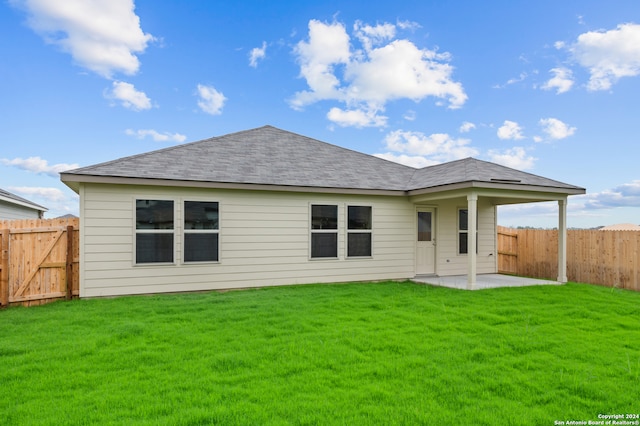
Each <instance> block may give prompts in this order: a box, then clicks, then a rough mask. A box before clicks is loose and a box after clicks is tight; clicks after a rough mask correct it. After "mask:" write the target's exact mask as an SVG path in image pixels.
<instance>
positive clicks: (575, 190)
mask: <svg viewBox="0 0 640 426" xmlns="http://www.w3.org/2000/svg"><path fill="white" fill-rule="evenodd" d="M470 188H481V189H495V190H508V191H532V192H546V193H556V194H566V195H579V194H585V193H586V189H585V188H580V187H577V186H576V187H555V186H542V185H529V184H522V183H495V182H482V181H466V182H456V183H451V184H445V185H437V186H432V187H429V188H417V189H412V190H409V191H408V195H409V196H415V195H424V194H433V193H437V192H443V191H455V190H458V189H470Z"/></svg>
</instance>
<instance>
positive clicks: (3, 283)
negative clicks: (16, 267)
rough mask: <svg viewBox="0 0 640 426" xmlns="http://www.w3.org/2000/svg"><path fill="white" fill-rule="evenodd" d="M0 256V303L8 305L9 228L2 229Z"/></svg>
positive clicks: (4, 306)
mask: <svg viewBox="0 0 640 426" xmlns="http://www.w3.org/2000/svg"><path fill="white" fill-rule="evenodd" d="M1 250H2V256H1V257H0V268H2V270H1V271H0V305H2V307H3V308H6V307H7V306H8V305H9V230H8V229H3V230H2V247H1Z"/></svg>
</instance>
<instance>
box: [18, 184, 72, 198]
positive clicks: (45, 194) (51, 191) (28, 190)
mask: <svg viewBox="0 0 640 426" xmlns="http://www.w3.org/2000/svg"><path fill="white" fill-rule="evenodd" d="M9 191H12V192H15V193H17V194H20V195H24V196H25V197H27V198H28V199H31V198H34V197H36V198H40V199H43V200H46V201H50V202H61V201H66V200H67V196H66V195H65V194H64V192H62V191H61V190H59V189H58V188H46V187H36V186H10V187H9Z"/></svg>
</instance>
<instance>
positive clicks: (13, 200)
mask: <svg viewBox="0 0 640 426" xmlns="http://www.w3.org/2000/svg"><path fill="white" fill-rule="evenodd" d="M47 210H48V209H47V208H46V207H42V206H40V205H38V204H36V203H33V202H31V201H29V200H27V199H24V198H22V197H19V196H17V195H16V194H12V193H11V192H9V191H5V190H4V189H0V220H15V219H42V217H43V216H44V212H46V211H47Z"/></svg>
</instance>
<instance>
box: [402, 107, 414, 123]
mask: <svg viewBox="0 0 640 426" xmlns="http://www.w3.org/2000/svg"><path fill="white" fill-rule="evenodd" d="M402 118H404V119H405V120H407V121H415V119H416V112H415V111H414V110H412V109H410V110H408V111H407V112H405V113H404V115H403V116H402Z"/></svg>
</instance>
